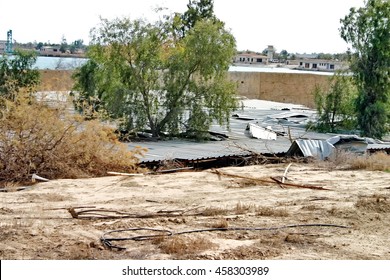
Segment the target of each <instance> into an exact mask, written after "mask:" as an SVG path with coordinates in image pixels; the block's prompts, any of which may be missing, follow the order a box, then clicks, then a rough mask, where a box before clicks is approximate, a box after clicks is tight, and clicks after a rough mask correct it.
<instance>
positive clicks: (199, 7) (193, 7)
mask: <svg viewBox="0 0 390 280" xmlns="http://www.w3.org/2000/svg"><path fill="white" fill-rule="evenodd" d="M201 20H211V21H212V22H213V23H219V24H222V22H221V21H219V20H218V19H217V18H216V16H215V15H214V1H213V0H189V2H188V4H187V11H185V12H184V14H182V15H180V14H177V15H176V19H175V21H174V24H175V26H176V29H177V31H178V32H179V34H180V36H181V37H185V35H186V34H187V32H188V31H189V30H191V29H192V28H194V27H195V24H196V23H197V22H198V21H201Z"/></svg>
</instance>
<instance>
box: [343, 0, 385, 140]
mask: <svg viewBox="0 0 390 280" xmlns="http://www.w3.org/2000/svg"><path fill="white" fill-rule="evenodd" d="M341 23H342V26H341V29H340V33H341V37H342V38H343V39H344V40H345V41H346V42H347V43H350V44H351V45H352V48H353V51H354V52H353V54H352V55H351V57H350V59H351V70H352V72H353V73H354V81H355V83H356V85H357V88H358V91H359V94H358V98H357V100H356V103H355V111H356V114H357V122H358V126H359V128H360V130H361V134H362V135H364V136H370V137H375V138H382V137H383V136H384V135H385V134H386V133H387V132H388V131H389V120H390V105H389V95H390V68H389V65H390V2H389V1H387V0H368V1H367V2H366V6H365V7H363V8H359V9H356V8H351V10H350V13H349V15H347V16H346V17H345V18H344V19H342V20H341Z"/></svg>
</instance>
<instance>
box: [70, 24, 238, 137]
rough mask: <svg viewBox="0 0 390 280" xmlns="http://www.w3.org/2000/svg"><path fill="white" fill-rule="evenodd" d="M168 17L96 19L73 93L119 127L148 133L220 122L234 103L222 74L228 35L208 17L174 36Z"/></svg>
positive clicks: (230, 51)
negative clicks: (119, 122)
mask: <svg viewBox="0 0 390 280" xmlns="http://www.w3.org/2000/svg"><path fill="white" fill-rule="evenodd" d="M171 20H172V19H169V18H168V19H167V18H166V19H165V20H164V21H159V22H156V23H149V22H145V21H143V20H134V21H132V20H130V19H128V18H122V19H115V20H112V21H109V20H105V19H102V22H101V25H100V26H99V27H97V28H95V29H94V30H93V31H92V38H93V40H92V41H93V45H92V46H91V47H90V50H89V58H90V60H89V62H88V63H87V64H85V65H84V66H82V67H81V68H80V70H79V71H78V72H77V74H76V81H77V82H76V89H77V90H78V91H79V92H80V95H79V96H80V98H82V99H84V100H91V98H92V100H93V104H97V103H98V105H99V107H100V108H104V109H106V110H107V111H108V112H109V113H110V115H111V116H112V117H114V118H120V119H122V120H123V122H122V124H123V126H124V128H125V129H126V130H130V131H140V130H150V132H151V133H152V135H153V136H155V137H158V136H161V135H163V134H165V133H167V134H170V135H176V134H178V133H179V132H183V131H187V132H192V131H198V132H200V131H205V130H207V129H208V128H209V126H210V124H211V122H212V121H217V122H218V123H219V124H228V122H229V117H230V114H231V112H232V110H233V109H234V108H236V98H235V93H236V84H235V83H233V82H231V81H230V80H228V78H227V71H228V68H229V65H230V63H231V60H232V57H233V56H234V54H235V39H234V37H233V36H232V35H231V34H230V33H229V32H228V31H227V30H225V29H224V27H223V24H220V23H215V22H213V21H210V20H199V21H197V22H196V24H195V26H194V27H193V28H191V29H189V30H188V32H187V33H186V36H184V37H178V36H176V31H175V30H174V28H172V26H173V24H172V21H171Z"/></svg>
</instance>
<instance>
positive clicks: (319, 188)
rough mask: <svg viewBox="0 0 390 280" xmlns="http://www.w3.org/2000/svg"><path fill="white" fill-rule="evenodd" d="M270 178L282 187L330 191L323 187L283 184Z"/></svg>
mask: <svg viewBox="0 0 390 280" xmlns="http://www.w3.org/2000/svg"><path fill="white" fill-rule="evenodd" d="M270 178H271V179H272V180H274V181H275V182H276V183H278V184H282V185H285V186H290V187H296V188H303V189H312V190H323V191H331V189H327V188H324V187H318V186H310V185H298V184H292V183H283V182H282V181H280V180H279V179H278V178H275V177H270Z"/></svg>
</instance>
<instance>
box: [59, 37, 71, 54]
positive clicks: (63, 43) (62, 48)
mask: <svg viewBox="0 0 390 280" xmlns="http://www.w3.org/2000/svg"><path fill="white" fill-rule="evenodd" d="M68 47H69V46H68V42H67V40H66V38H65V36H62V38H61V45H60V52H62V53H64V52H66V50H67V49H68Z"/></svg>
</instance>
